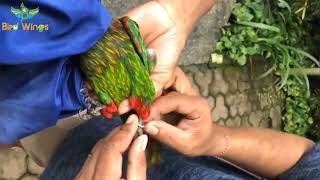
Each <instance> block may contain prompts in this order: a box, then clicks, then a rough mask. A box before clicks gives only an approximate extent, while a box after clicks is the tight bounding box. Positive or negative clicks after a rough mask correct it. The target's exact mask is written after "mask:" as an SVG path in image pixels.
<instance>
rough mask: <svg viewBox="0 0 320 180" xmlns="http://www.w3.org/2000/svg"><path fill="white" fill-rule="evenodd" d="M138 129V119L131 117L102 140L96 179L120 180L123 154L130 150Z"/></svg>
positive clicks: (134, 116)
mask: <svg viewBox="0 0 320 180" xmlns="http://www.w3.org/2000/svg"><path fill="white" fill-rule="evenodd" d="M137 128H138V117H137V116H136V115H131V116H130V117H129V118H128V120H127V121H126V123H125V124H124V125H122V127H121V128H120V129H119V130H118V131H117V132H114V133H112V134H111V136H107V137H106V138H104V139H103V140H102V143H101V151H100V155H99V158H98V160H97V162H96V168H95V176H94V179H120V178H121V175H122V154H123V153H124V152H125V151H126V150H127V149H128V147H129V145H130V144H131V142H132V139H133V138H134V136H135V134H136V131H137Z"/></svg>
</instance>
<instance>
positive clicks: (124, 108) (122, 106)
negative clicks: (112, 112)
mask: <svg viewBox="0 0 320 180" xmlns="http://www.w3.org/2000/svg"><path fill="white" fill-rule="evenodd" d="M118 109H119V111H118V112H119V114H125V113H127V112H129V111H130V106H129V101H128V100H125V101H123V102H122V103H121V104H120V106H119V108H118Z"/></svg>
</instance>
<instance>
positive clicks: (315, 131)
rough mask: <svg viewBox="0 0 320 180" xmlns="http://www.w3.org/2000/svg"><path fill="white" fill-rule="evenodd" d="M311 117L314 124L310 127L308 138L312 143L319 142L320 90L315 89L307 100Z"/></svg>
mask: <svg viewBox="0 0 320 180" xmlns="http://www.w3.org/2000/svg"><path fill="white" fill-rule="evenodd" d="M309 104H310V111H311V115H312V117H313V118H314V123H313V125H312V127H311V130H310V132H309V133H308V136H309V137H310V138H312V139H313V140H314V141H316V142H318V141H320V90H319V89H317V90H315V91H314V92H313V94H312V97H311V98H310V99H309Z"/></svg>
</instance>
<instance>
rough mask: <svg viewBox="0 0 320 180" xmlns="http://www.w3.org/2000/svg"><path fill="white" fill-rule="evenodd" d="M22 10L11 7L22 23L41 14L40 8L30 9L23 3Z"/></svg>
mask: <svg viewBox="0 0 320 180" xmlns="http://www.w3.org/2000/svg"><path fill="white" fill-rule="evenodd" d="M20 7H21V9H16V8H13V7H11V12H12V13H13V14H14V15H15V16H16V17H17V18H19V19H21V21H24V20H27V19H32V18H33V17H34V16H36V15H37V14H38V13H39V7H37V8H36V9H28V8H27V7H26V6H25V5H24V4H23V3H21V6H20Z"/></svg>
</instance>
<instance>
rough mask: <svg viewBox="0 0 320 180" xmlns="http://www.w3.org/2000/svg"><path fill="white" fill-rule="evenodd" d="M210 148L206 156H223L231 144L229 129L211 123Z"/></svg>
mask: <svg viewBox="0 0 320 180" xmlns="http://www.w3.org/2000/svg"><path fill="white" fill-rule="evenodd" d="M212 129H213V131H212V134H211V137H212V139H211V141H210V149H209V151H208V152H207V154H206V155H207V156H223V155H225V154H226V153H227V151H228V150H229V149H230V146H231V133H230V131H231V129H229V128H227V127H223V126H219V125H216V124H213V128H212Z"/></svg>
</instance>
